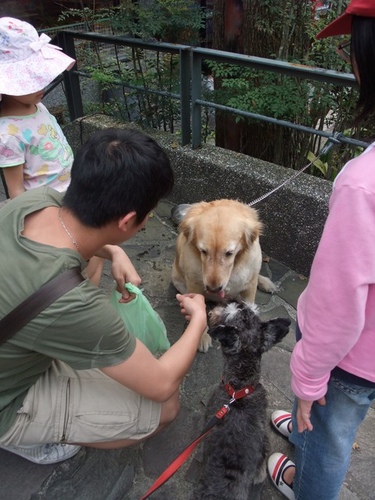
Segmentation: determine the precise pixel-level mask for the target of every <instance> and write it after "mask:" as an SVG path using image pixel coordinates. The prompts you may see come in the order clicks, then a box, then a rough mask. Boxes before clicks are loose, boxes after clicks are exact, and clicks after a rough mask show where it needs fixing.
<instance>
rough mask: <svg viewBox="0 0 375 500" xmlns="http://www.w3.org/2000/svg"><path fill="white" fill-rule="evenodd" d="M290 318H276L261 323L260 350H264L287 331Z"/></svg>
mask: <svg viewBox="0 0 375 500" xmlns="http://www.w3.org/2000/svg"><path fill="white" fill-rule="evenodd" d="M289 326H290V319H287V318H276V319H271V320H270V321H266V322H264V323H262V333H263V345H262V346H261V351H262V352H266V351H268V350H269V349H271V347H272V346H273V345H275V344H277V343H278V342H280V341H281V340H282V339H283V338H284V337H285V335H286V334H287V333H288V332H289Z"/></svg>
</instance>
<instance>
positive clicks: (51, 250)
mask: <svg viewBox="0 0 375 500" xmlns="http://www.w3.org/2000/svg"><path fill="white" fill-rule="evenodd" d="M62 196H63V195H62V194H61V193H58V192H57V191H54V190H52V189H50V188H45V187H43V188H37V189H33V190H30V191H27V192H26V193H24V194H22V195H20V196H18V197H16V198H15V199H14V200H12V201H10V202H9V203H7V204H6V205H5V206H4V207H3V208H1V210H0V235H1V237H0V256H1V257H0V280H1V281H0V318H3V317H4V316H5V315H6V314H8V313H9V312H10V311H11V310H12V309H14V308H15V307H16V306H17V305H19V304H20V303H22V302H23V301H24V300H25V299H26V298H27V297H29V296H30V295H31V294H32V293H33V292H34V291H35V290H37V289H38V288H40V287H41V286H42V285H43V284H44V283H46V282H47V281H49V280H51V279H52V278H53V277H54V276H57V275H58V274H60V273H62V272H63V271H65V270H66V269H69V268H72V267H77V266H80V267H81V268H82V269H83V268H84V267H85V266H86V265H87V263H86V262H85V261H84V259H83V258H82V257H81V256H80V254H78V253H77V252H75V251H73V250H71V249H68V248H66V249H65V248H63V249H61V248H55V247H53V246H49V245H43V244H41V243H36V242H35V241H31V240H29V239H27V238H25V237H24V236H23V235H22V231H23V227H24V219H25V217H26V216H27V215H28V214H30V213H33V212H36V211H37V210H40V209H43V208H46V207H49V206H61V202H62ZM134 349H135V338H134V337H133V336H132V335H131V334H129V333H128V332H127V331H126V329H125V327H124V323H123V322H122V320H121V319H120V318H119V316H118V315H117V313H116V311H115V309H114V308H113V307H112V306H111V304H110V303H109V300H108V298H107V296H106V295H105V293H104V292H103V290H100V289H99V288H97V287H95V286H94V285H92V284H91V282H90V281H89V280H85V281H83V282H82V283H81V284H80V285H78V286H77V287H76V288H74V289H73V290H72V291H70V292H68V293H66V294H65V295H63V296H62V297H60V298H59V299H58V300H56V302H54V303H53V304H52V305H50V306H49V307H48V308H47V309H45V310H44V311H43V312H41V313H40V314H39V315H38V316H37V317H36V318H35V319H33V320H32V321H31V322H30V323H29V324H28V325H26V326H25V327H23V328H22V329H21V330H20V331H19V332H17V333H16V334H15V335H14V336H13V337H12V338H11V339H9V340H8V341H7V342H5V343H4V344H2V345H0V436H1V435H2V434H4V433H5V432H6V431H7V430H8V429H9V427H10V426H11V424H12V423H13V421H14V419H15V417H16V413H17V410H18V409H19V408H20V407H21V406H22V402H23V399H24V397H25V395H26V393H27V391H28V389H29V388H30V387H31V386H32V385H33V384H34V383H35V382H36V381H37V380H38V378H39V377H40V376H41V374H43V373H44V372H45V371H46V370H47V369H48V368H49V367H50V365H51V363H52V360H54V359H58V360H60V361H63V362H65V363H67V364H68V365H70V366H71V367H72V368H74V369H77V370H85V369H90V368H102V367H106V366H114V365H117V364H119V363H121V362H122V361H124V360H126V359H127V358H128V357H129V356H130V355H131V354H132V353H133V351H134Z"/></svg>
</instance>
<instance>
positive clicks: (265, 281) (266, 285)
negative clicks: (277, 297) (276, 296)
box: [258, 275, 277, 293]
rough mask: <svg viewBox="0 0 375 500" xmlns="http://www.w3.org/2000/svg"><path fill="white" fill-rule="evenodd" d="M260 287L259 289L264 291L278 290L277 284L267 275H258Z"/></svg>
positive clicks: (273, 291) (272, 291)
mask: <svg viewBox="0 0 375 500" xmlns="http://www.w3.org/2000/svg"><path fill="white" fill-rule="evenodd" d="M258 288H259V290H262V292H268V293H275V292H277V286H276V285H275V283H272V281H271V280H270V279H269V278H267V277H266V276H261V275H259V276H258Z"/></svg>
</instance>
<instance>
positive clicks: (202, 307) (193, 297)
mask: <svg viewBox="0 0 375 500" xmlns="http://www.w3.org/2000/svg"><path fill="white" fill-rule="evenodd" d="M176 299H177V300H178V303H179V305H180V308H181V313H182V314H183V315H184V316H185V319H186V320H187V321H191V319H192V318H193V317H194V316H195V315H197V314H200V315H201V316H202V317H203V316H204V317H205V318H206V303H205V299H204V297H203V295H200V294H199V293H186V294H184V295H181V294H180V293H178V294H177V295H176Z"/></svg>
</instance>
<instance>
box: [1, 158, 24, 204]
mask: <svg viewBox="0 0 375 500" xmlns="http://www.w3.org/2000/svg"><path fill="white" fill-rule="evenodd" d="M23 167H24V164H22V165H16V166H15V167H6V168H3V172H4V179H5V182H6V185H7V189H8V194H9V198H15V197H16V196H18V195H19V194H21V193H23V192H24V191H26V189H25V188H24V186H23Z"/></svg>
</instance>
